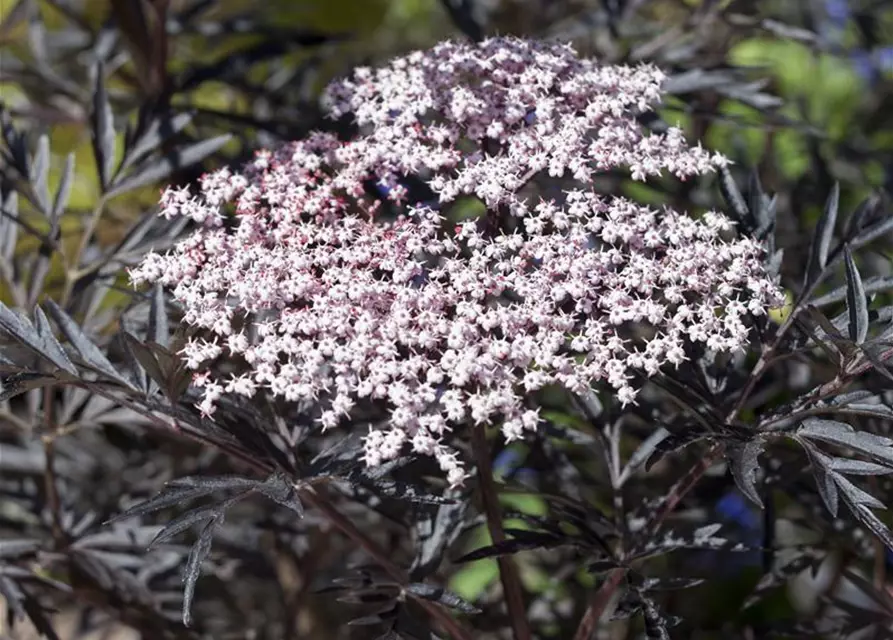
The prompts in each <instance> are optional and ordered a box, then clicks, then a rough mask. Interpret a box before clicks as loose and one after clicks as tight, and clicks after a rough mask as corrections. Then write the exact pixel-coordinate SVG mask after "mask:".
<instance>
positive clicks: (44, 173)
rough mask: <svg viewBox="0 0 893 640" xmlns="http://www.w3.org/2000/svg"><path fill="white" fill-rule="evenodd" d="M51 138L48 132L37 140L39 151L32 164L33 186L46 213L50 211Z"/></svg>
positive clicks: (42, 209)
mask: <svg viewBox="0 0 893 640" xmlns="http://www.w3.org/2000/svg"><path fill="white" fill-rule="evenodd" d="M49 175H50V139H49V137H47V135H46V134H44V135H42V136H40V138H39V139H38V141H37V153H36V154H34V163H33V164H32V165H31V188H32V189H33V190H34V195H35V197H36V198H37V203H38V205H39V206H40V209H41V211H42V212H43V213H44V214H47V215H49V213H50V184H49Z"/></svg>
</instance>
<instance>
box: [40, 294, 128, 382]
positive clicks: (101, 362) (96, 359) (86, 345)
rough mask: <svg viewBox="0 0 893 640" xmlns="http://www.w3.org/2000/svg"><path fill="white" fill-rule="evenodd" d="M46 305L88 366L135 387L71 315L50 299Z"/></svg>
mask: <svg viewBox="0 0 893 640" xmlns="http://www.w3.org/2000/svg"><path fill="white" fill-rule="evenodd" d="M46 307H47V309H48V310H49V312H50V315H52V316H53V320H55V321H56V324H57V325H59V328H60V329H62V333H63V334H65V337H66V338H68V341H69V342H70V343H71V344H72V346H74V348H75V349H76V350H77V352H78V353H79V354H80V356H81V358H82V359H83V360H84V363H86V364H87V365H88V366H90V367H92V368H93V369H96V370H97V371H99V372H101V373H104V374H105V375H106V376H108V377H109V378H111V379H112V380H115V381H116V382H120V383H121V384H123V385H124V386H126V387H129V388H131V389H135V388H136V387H134V386H133V383H132V382H131V381H130V380H128V379H127V378H125V377H124V376H122V375H121V374H120V373H119V372H118V371H117V369H115V367H114V366H113V365H112V363H111V362H109V359H108V358H106V356H105V354H104V353H103V352H102V350H101V349H100V348H99V347H97V346H96V345H95V344H94V343H93V341H92V340H90V338H88V337H87V335H86V334H85V333H84V331H83V329H81V327H80V326H79V325H78V323H77V322H75V321H74V320H73V319H72V318H71V316H69V315H68V314H67V313H65V311H63V310H62V307H60V306H59V305H57V304H56V303H55V302H53V301H52V300H47V301H46Z"/></svg>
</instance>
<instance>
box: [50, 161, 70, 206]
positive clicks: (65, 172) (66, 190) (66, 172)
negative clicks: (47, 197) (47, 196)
mask: <svg viewBox="0 0 893 640" xmlns="http://www.w3.org/2000/svg"><path fill="white" fill-rule="evenodd" d="M73 180H74V152H72V153H69V154H68V155H67V156H66V157H65V167H64V168H63V169H62V177H61V178H60V179H59V188H58V189H56V199H55V200H54V201H53V210H52V211H51V212H50V218H51V219H52V220H53V221H56V220H58V218H59V216H60V215H62V212H63V211H64V210H65V207H66V206H68V199H69V197H71V187H72V181H73Z"/></svg>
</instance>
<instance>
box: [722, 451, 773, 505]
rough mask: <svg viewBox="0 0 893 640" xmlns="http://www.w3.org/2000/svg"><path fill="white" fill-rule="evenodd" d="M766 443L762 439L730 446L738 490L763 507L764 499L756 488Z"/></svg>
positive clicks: (730, 456) (730, 457) (731, 465)
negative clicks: (761, 457) (761, 456)
mask: <svg viewBox="0 0 893 640" xmlns="http://www.w3.org/2000/svg"><path fill="white" fill-rule="evenodd" d="M764 447H765V443H764V442H763V441H762V440H751V441H750V442H747V443H745V444H744V445H738V444H736V445H733V446H731V447H729V461H730V463H731V464H730V467H731V470H732V477H733V478H734V479H735V484H736V485H737V486H738V490H739V491H741V493H743V494H744V495H745V496H747V498H749V499H750V501H751V502H753V503H754V504H756V505H757V506H759V507H760V508H763V501H762V499H761V498H760V494H759V492H758V491H757V488H756V479H757V472H758V471H759V469H760V460H759V459H760V454H761V453H763V449H764Z"/></svg>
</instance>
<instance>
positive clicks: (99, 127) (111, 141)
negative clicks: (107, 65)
mask: <svg viewBox="0 0 893 640" xmlns="http://www.w3.org/2000/svg"><path fill="white" fill-rule="evenodd" d="M104 76H105V70H104V69H103V65H102V63H101V62H100V63H98V64H97V65H96V87H95V88H94V90H93V113H92V114H91V117H90V124H91V126H92V128H93V131H92V139H93V156H94V158H95V160H96V170H97V172H98V173H99V183H100V186H101V187H102V190H103V191H108V187H109V184H110V182H111V180H112V170H113V167H114V162H115V122H114V118H113V116H112V107H111V105H110V104H109V97H108V93H107V92H106V89H105V77H104Z"/></svg>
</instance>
